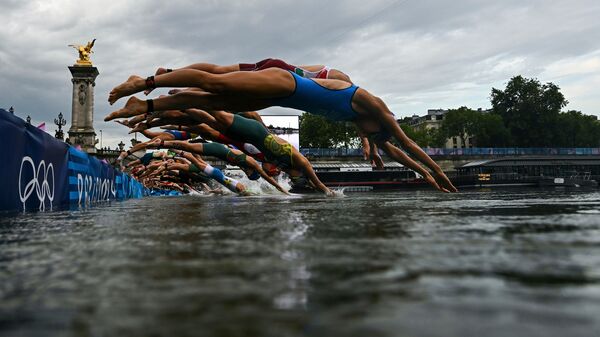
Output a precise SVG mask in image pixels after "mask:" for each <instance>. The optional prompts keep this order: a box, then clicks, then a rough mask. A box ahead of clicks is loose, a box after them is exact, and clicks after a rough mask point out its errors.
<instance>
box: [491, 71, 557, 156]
mask: <svg viewBox="0 0 600 337" xmlns="http://www.w3.org/2000/svg"><path fill="white" fill-rule="evenodd" d="M491 102H492V107H493V112H494V113H495V114H498V115H500V116H501V117H502V119H503V121H504V125H505V126H506V127H507V128H508V130H509V132H510V134H511V136H512V137H511V139H512V142H513V145H514V146H519V147H541V146H554V145H555V139H554V135H555V134H556V132H557V129H558V123H557V122H558V117H559V114H560V111H561V109H562V108H563V107H565V106H566V105H567V103H568V102H567V100H565V98H564V96H563V94H562V93H561V92H560V88H559V87H558V86H556V85H555V84H553V83H551V82H550V83H546V84H541V83H540V82H539V81H538V80H537V79H527V78H524V77H522V76H515V77H513V78H512V79H511V80H510V81H509V82H508V84H507V85H506V88H505V89H504V90H500V89H496V88H492V95H491Z"/></svg>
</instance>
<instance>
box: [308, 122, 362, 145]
mask: <svg viewBox="0 0 600 337" xmlns="http://www.w3.org/2000/svg"><path fill="white" fill-rule="evenodd" d="M359 144H360V140H359V138H358V133H357V131H356V128H355V127H354V126H353V125H352V124H350V123H345V122H332V121H329V120H327V119H326V118H324V117H321V116H318V115H312V114H309V113H304V114H302V116H300V147H312V148H336V147H345V148H351V147H354V148H355V147H358V146H359Z"/></svg>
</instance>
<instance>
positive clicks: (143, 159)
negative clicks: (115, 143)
mask: <svg viewBox="0 0 600 337" xmlns="http://www.w3.org/2000/svg"><path fill="white" fill-rule="evenodd" d="M155 153H156V152H148V153H146V154H144V155H143V156H142V157H141V158H140V161H141V162H142V164H144V166H148V164H150V162H151V161H152V160H153V159H157V158H158V157H154V154H155Z"/></svg>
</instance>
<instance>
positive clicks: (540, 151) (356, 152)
mask: <svg viewBox="0 0 600 337" xmlns="http://www.w3.org/2000/svg"><path fill="white" fill-rule="evenodd" d="M423 150H424V151H425V153H427V154H428V155H430V156H564V155H573V156H594V155H596V156H597V155H600V148H595V147H594V148H579V147H578V148H546V147H539V148H518V147H508V148H503V147H473V148H457V149H453V148H450V149H448V148H432V147H426V148H423ZM379 152H380V153H382V154H383V152H382V151H381V150H379ZM300 153H302V154H303V155H305V156H309V157H360V156H362V149H346V148H340V149H323V148H301V149H300Z"/></svg>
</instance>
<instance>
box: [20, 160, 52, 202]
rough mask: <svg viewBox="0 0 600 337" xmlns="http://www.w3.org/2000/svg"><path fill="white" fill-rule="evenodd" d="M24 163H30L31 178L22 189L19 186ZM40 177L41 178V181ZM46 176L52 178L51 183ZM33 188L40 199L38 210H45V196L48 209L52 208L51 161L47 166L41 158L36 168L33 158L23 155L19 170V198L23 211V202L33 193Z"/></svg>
mask: <svg viewBox="0 0 600 337" xmlns="http://www.w3.org/2000/svg"><path fill="white" fill-rule="evenodd" d="M25 163H29V164H30V165H31V173H32V174H31V176H32V178H31V180H30V181H29V182H28V183H27V184H26V185H25V188H24V189H23V188H21V186H22V177H23V168H24V167H25ZM50 172H52V174H50ZM40 178H43V180H42V182H41V183H40ZM48 178H52V183H50V182H49V180H48ZM34 190H35V193H36V195H37V197H38V200H39V201H40V208H39V209H40V211H44V210H46V198H48V200H50V210H52V202H53V201H54V166H53V165H52V163H48V166H46V162H45V161H43V160H42V161H41V162H40V163H39V165H38V166H37V169H36V167H35V164H34V162H33V159H31V157H29V156H25V157H23V159H22V160H21V168H20V170H19V198H20V199H21V202H22V203H23V211H25V203H26V202H27V200H28V199H29V197H30V196H31V195H32V194H33V191H34Z"/></svg>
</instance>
